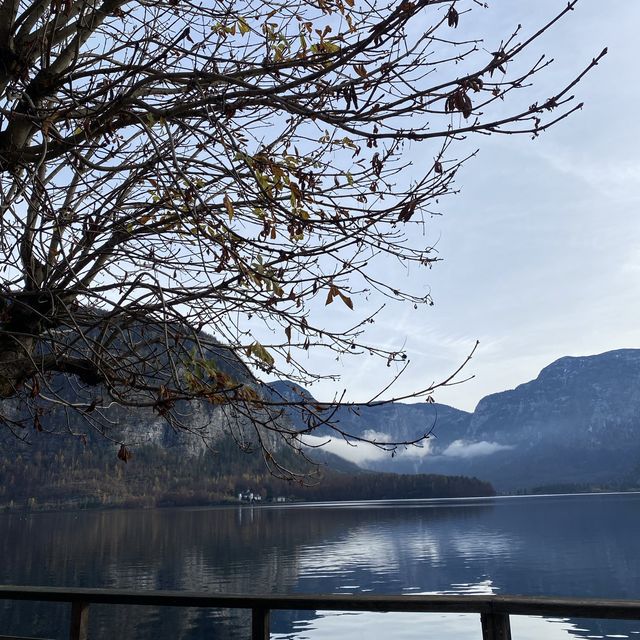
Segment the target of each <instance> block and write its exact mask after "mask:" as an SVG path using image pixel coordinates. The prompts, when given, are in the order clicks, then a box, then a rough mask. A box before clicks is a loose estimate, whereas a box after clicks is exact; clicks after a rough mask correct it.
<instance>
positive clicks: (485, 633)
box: [480, 613, 511, 640]
mask: <svg viewBox="0 0 640 640" xmlns="http://www.w3.org/2000/svg"><path fill="white" fill-rule="evenodd" d="M480 623H481V625H482V640H511V624H510V623H509V616H508V615H507V614H506V613H481V614H480Z"/></svg>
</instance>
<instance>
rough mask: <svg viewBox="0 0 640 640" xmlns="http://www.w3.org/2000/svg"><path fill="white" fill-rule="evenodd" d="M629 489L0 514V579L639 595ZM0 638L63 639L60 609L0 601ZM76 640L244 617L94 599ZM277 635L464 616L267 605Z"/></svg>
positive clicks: (542, 627) (639, 558)
mask: <svg viewBox="0 0 640 640" xmlns="http://www.w3.org/2000/svg"><path fill="white" fill-rule="evenodd" d="M639 530H640V495H638V494H615V495H613V494H612V495H602V494H601V495H587V496H548V497H531V498H496V499H486V498H483V499H478V500H446V501H399V502H398V501H392V502H382V503H381V502H376V503H350V504H347V505H344V504H342V505H330V504H325V505H295V506H290V505H287V506H283V507H259V508H258V507H248V506H244V507H237V508H216V509H182V510H156V511H101V512H82V513H49V514H44V513H43V514H33V515H24V514H23V515H3V516H0V546H1V547H2V548H1V552H2V559H3V561H2V565H1V566H2V568H1V570H0V571H1V573H0V580H1V581H2V582H3V583H5V584H19V585H40V586H68V587H105V588H132V589H180V590H192V591H205V592H217V593H267V594H287V593H310V594H316V593H379V594H406V595H407V597H411V595H412V594H421V593H422V594H424V593H447V594H490V593H503V594H523V595H558V596H579V597H602V598H632V599H640V553H639V551H640V545H639V543H638V538H637V532H638V531H639ZM1 616H2V628H0V633H2V634H15V635H30V636H37V635H40V636H45V637H65V634H66V630H65V624H66V619H67V608H66V607H65V606H59V605H46V604H29V603H20V604H14V603H4V604H3V605H2V608H1ZM90 618H91V637H92V638H113V637H117V638H122V639H126V638H137V639H144V638H159V639H162V638H174V637H175V638H183V639H185V640H200V639H201V638H205V637H206V638H241V637H248V635H247V634H248V628H249V613H248V612H246V611H230V612H229V611H215V610H204V609H192V610H187V609H182V610H174V609H165V610H158V609H153V608H149V607H115V606H95V607H92V608H91V614H90ZM512 626H513V637H514V640H521V639H522V640H529V639H531V640H533V638H540V637H545V638H547V639H548V640H554V639H555V638H558V639H560V638H571V637H580V638H593V637H630V638H638V640H640V633H639V632H640V624H639V623H637V622H636V623H633V622H629V623H627V622H619V621H608V622H599V621H593V620H587V621H584V620H544V619H541V618H521V617H514V618H513V619H512ZM272 630H273V635H272V637H273V638H275V639H277V640H285V639H291V640H294V639H295V640H301V639H302V638H309V639H310V640H323V639H325V638H326V639H328V638H336V637H340V638H345V639H346V640H355V639H356V638H367V640H375V639H376V638H388V637H394V638H402V639H405V640H410V639H413V638H418V637H420V638H425V637H438V638H443V639H445V638H447V637H452V638H453V637H455V638H457V639H462V640H466V639H467V638H468V639H469V640H470V639H472V638H473V639H474V640H479V638H480V636H481V634H480V622H479V617H478V616H475V615H462V614H460V615H455V614H446V615H444V614H353V613H348V614H347V613H339V612H338V613H336V612H332V613H327V612H325V613H323V612H320V613H317V612H277V613H275V614H274V615H273V620H272Z"/></svg>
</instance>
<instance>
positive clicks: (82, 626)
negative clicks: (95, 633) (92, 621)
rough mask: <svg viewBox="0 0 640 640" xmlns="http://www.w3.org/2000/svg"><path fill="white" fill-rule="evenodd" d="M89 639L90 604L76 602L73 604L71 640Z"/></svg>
mask: <svg viewBox="0 0 640 640" xmlns="http://www.w3.org/2000/svg"><path fill="white" fill-rule="evenodd" d="M88 637H89V603H88V602H81V601H79V600H74V601H73V602H72V603H71V622H70V624H69V640H87V639H88Z"/></svg>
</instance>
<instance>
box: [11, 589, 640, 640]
mask: <svg viewBox="0 0 640 640" xmlns="http://www.w3.org/2000/svg"><path fill="white" fill-rule="evenodd" d="M0 600H32V601H39V602H66V603H69V604H71V624H70V632H69V638H70V640H86V638H87V633H88V612H89V605H90V604H117V605H145V606H154V607H202V608H212V609H250V610H251V611H252V625H251V637H252V640H265V639H266V638H268V637H269V618H270V612H271V611H274V610H307V611H317V610H321V611H373V612H400V613H477V614H480V619H481V624H482V637H483V640H510V638H511V631H510V625H509V616H511V615H522V616H548V617H563V618H569V617H571V618H608V619H619V620H640V600H600V599H580V598H552V597H537V596H444V595H443V596H438V595H428V596H421V595H403V596H376V595H286V596H285V595H283V596H272V595H217V594H209V593H193V592H189V591H130V590H122V589H66V588H61V587H14V586H7V585H5V586H0ZM0 638H2V636H0Z"/></svg>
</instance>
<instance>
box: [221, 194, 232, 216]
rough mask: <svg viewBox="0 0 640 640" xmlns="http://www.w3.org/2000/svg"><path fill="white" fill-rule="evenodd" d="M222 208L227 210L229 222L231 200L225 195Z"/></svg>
mask: <svg viewBox="0 0 640 640" xmlns="http://www.w3.org/2000/svg"><path fill="white" fill-rule="evenodd" d="M223 203H224V208H225V209H226V210H227V213H228V214H229V222H231V221H232V220H233V214H234V211H233V202H231V198H230V197H229V196H228V195H227V194H226V193H225V195H224V200H223Z"/></svg>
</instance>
